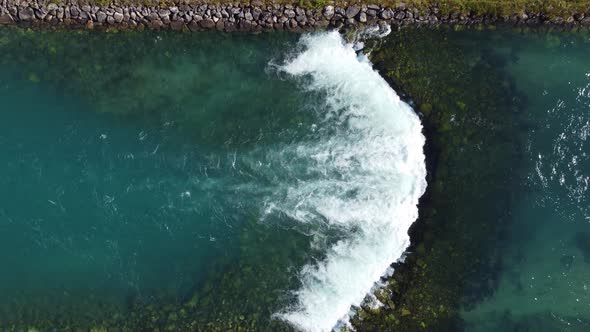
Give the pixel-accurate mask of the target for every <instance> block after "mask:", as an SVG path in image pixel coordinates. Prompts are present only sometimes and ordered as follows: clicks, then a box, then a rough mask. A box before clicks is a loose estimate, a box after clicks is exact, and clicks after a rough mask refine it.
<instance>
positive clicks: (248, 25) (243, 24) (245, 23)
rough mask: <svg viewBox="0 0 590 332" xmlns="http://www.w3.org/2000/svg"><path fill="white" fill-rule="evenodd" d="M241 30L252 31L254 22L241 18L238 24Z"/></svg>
mask: <svg viewBox="0 0 590 332" xmlns="http://www.w3.org/2000/svg"><path fill="white" fill-rule="evenodd" d="M238 26H239V27H240V30H241V31H250V30H252V22H250V21H246V20H240V23H239V25H238Z"/></svg>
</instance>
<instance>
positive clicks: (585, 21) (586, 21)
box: [580, 17, 590, 26]
mask: <svg viewBox="0 0 590 332" xmlns="http://www.w3.org/2000/svg"><path fill="white" fill-rule="evenodd" d="M580 23H581V24H582V25H583V26H590V17H586V18H584V19H582V21H580Z"/></svg>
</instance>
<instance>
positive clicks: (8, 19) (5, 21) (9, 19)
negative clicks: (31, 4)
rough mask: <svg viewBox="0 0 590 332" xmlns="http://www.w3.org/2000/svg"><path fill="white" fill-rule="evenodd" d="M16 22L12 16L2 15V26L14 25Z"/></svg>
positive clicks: (0, 18)
mask: <svg viewBox="0 0 590 332" xmlns="http://www.w3.org/2000/svg"><path fill="white" fill-rule="evenodd" d="M13 23H14V20H13V19H12V16H10V14H8V13H7V14H2V15H0V25H9V24H13Z"/></svg>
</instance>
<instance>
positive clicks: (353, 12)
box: [346, 5, 361, 18]
mask: <svg viewBox="0 0 590 332" xmlns="http://www.w3.org/2000/svg"><path fill="white" fill-rule="evenodd" d="M360 11H361V7H359V6H357V5H352V6H348V8H346V17H347V18H353V17H355V16H357V15H358V13H359V12H360Z"/></svg>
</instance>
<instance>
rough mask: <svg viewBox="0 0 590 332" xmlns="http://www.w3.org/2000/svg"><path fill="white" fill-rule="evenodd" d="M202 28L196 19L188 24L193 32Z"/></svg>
mask: <svg viewBox="0 0 590 332" xmlns="http://www.w3.org/2000/svg"><path fill="white" fill-rule="evenodd" d="M200 28H201V26H200V25H199V24H198V23H197V22H196V21H194V20H193V21H191V22H190V23H189V24H188V29H189V30H190V31H192V32H196V31H199V29H200Z"/></svg>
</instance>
